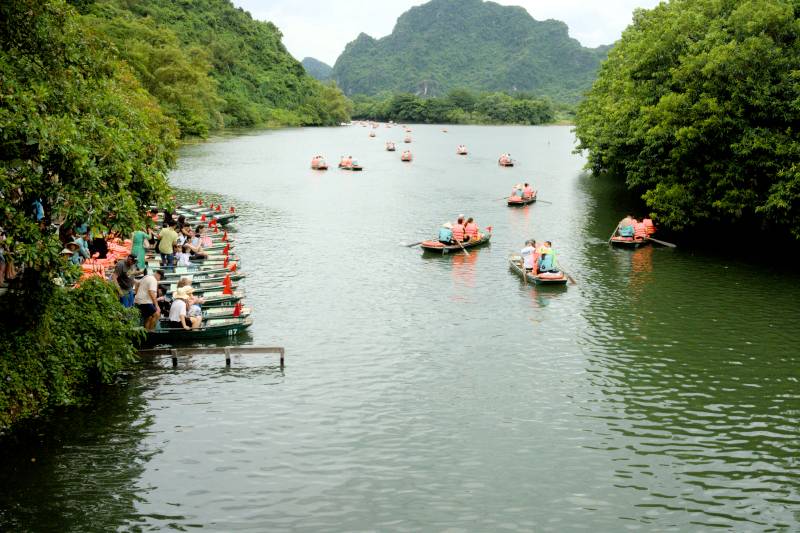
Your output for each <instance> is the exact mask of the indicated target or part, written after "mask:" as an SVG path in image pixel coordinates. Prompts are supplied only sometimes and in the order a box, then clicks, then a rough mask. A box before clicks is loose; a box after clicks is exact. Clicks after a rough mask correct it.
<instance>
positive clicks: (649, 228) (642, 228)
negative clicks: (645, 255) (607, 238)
mask: <svg viewBox="0 0 800 533" xmlns="http://www.w3.org/2000/svg"><path fill="white" fill-rule="evenodd" d="M655 231H656V230H655V226H653V221H652V220H650V219H649V218H645V219H642V220H641V221H639V220H636V219H635V218H634V217H633V216H632V215H627V216H626V217H625V218H623V219H622V220H620V221H619V224H617V229H616V230H615V231H614V235H612V237H623V238H626V239H634V240H637V241H638V240H643V239H646V238H647V237H649V236H650V235H652V234H653V233H655Z"/></svg>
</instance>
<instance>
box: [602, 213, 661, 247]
mask: <svg viewBox="0 0 800 533" xmlns="http://www.w3.org/2000/svg"><path fill="white" fill-rule="evenodd" d="M655 232H656V227H655V225H653V221H652V220H651V219H649V218H645V219H643V220H642V221H636V220H634V222H633V236H632V237H623V236H622V235H620V234H619V228H617V230H615V231H614V235H612V237H611V238H610V239H609V241H608V242H609V244H611V246H616V247H618V248H630V249H636V248H640V247H642V246H646V245H648V244H651V241H650V236H651V235H653V234H654V233H655Z"/></svg>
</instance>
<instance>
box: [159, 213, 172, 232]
mask: <svg viewBox="0 0 800 533" xmlns="http://www.w3.org/2000/svg"><path fill="white" fill-rule="evenodd" d="M170 222H174V220H173V218H172V213H170V211H169V209H164V220H162V221H161V224H162V226H163V227H165V228H166V227H168V226H169V223H170Z"/></svg>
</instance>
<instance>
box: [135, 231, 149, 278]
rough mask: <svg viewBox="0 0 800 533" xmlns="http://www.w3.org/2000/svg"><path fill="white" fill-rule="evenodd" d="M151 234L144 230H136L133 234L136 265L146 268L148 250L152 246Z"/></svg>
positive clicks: (139, 267) (142, 268) (141, 268)
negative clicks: (149, 238)
mask: <svg viewBox="0 0 800 533" xmlns="http://www.w3.org/2000/svg"><path fill="white" fill-rule="evenodd" d="M148 237H149V234H148V233H147V232H145V231H142V230H136V231H134V232H133V235H131V253H132V254H133V255H135V256H136V267H137V268H138V269H139V270H144V269H145V267H146V266H147V258H146V257H145V255H146V253H147V252H146V251H147V249H148V248H150V241H149V240H148Z"/></svg>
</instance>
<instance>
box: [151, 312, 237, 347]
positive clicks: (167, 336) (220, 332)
mask: <svg viewBox="0 0 800 533" xmlns="http://www.w3.org/2000/svg"><path fill="white" fill-rule="evenodd" d="M252 323H253V321H252V320H251V319H250V318H211V319H208V320H205V321H204V322H203V327H201V328H198V329H191V330H186V329H183V328H169V327H166V328H161V326H160V325H159V327H158V328H157V329H155V330H154V331H148V332H147V342H148V344H170V343H176V342H193V341H199V340H205V339H216V338H221V337H233V336H235V335H237V334H239V333H240V332H241V331H244V330H245V329H247V328H249V327H250V326H251V325H252Z"/></svg>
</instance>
